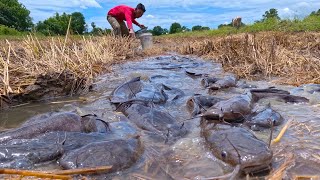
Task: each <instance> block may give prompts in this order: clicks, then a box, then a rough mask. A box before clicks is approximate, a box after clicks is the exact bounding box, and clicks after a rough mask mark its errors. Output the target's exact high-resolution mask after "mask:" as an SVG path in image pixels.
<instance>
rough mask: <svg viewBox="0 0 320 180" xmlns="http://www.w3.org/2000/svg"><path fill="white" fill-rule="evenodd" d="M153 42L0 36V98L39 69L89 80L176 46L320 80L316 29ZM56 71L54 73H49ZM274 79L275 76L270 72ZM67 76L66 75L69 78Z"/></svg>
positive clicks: (243, 69) (256, 71) (280, 74)
mask: <svg viewBox="0 0 320 180" xmlns="http://www.w3.org/2000/svg"><path fill="white" fill-rule="evenodd" d="M154 42H155V46H154V48H152V49H149V50H147V51H144V52H142V51H140V50H138V47H139V41H138V40H136V39H129V38H114V37H111V36H104V37H91V36H86V37H79V36H71V37H48V38H37V37H35V36H32V35H30V36H27V37H25V38H24V39H23V40H1V42H0V44H1V49H0V94H1V95H2V96H1V97H2V99H4V97H8V96H9V97H10V96H12V95H15V94H19V93H24V91H25V89H26V88H27V87H28V86H29V85H32V84H34V83H35V82H36V80H37V78H39V75H45V74H51V76H50V78H52V79H55V78H56V79H58V78H60V80H61V81H63V78H61V77H60V76H61V74H64V73H65V72H68V74H69V76H72V78H73V79H75V80H77V79H79V78H80V79H82V80H84V81H85V85H86V86H88V85H90V84H91V82H92V81H93V80H94V77H96V76H98V75H99V74H101V73H104V72H107V71H110V70H111V66H112V65H113V64H116V63H121V62H125V61H128V60H139V59H142V58H143V57H148V56H153V55H159V54H165V53H166V52H178V53H180V54H188V55H197V56H200V57H203V58H205V59H210V60H214V61H217V62H220V63H222V65H223V67H224V69H225V70H226V71H230V72H233V73H235V74H237V75H238V76H239V77H240V78H246V79H261V78H273V77H277V78H276V80H275V81H276V82H277V83H286V84H292V85H301V84H305V83H320V63H319V59H320V33H291V34H290V33H280V32H260V33H256V34H234V35H229V36H223V37H178V36H177V37H171V36H170V37H166V36H162V37H157V38H154ZM52 74H54V75H52ZM273 79H274V78H273ZM69 80H70V78H69Z"/></svg>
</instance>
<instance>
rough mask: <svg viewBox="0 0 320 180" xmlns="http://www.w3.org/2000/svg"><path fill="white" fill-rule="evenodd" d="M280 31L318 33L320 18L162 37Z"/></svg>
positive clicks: (258, 23)
mask: <svg viewBox="0 0 320 180" xmlns="http://www.w3.org/2000/svg"><path fill="white" fill-rule="evenodd" d="M263 31H280V32H320V16H308V17H306V18H304V19H302V20H299V19H294V20H277V19H268V20H266V21H263V22H256V23H254V24H251V25H246V26H243V27H241V28H239V29H236V28H234V27H230V26H224V27H222V28H219V29H213V30H208V31H190V32H182V33H176V34H168V35H163V37H206V36H224V35H229V34H237V33H250V32H263Z"/></svg>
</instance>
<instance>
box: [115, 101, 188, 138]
mask: <svg viewBox="0 0 320 180" xmlns="http://www.w3.org/2000/svg"><path fill="white" fill-rule="evenodd" d="M121 109H122V110H123V113H124V114H125V115H126V116H127V117H128V119H129V120H130V121H131V122H133V123H134V124H136V126H138V127H139V128H140V129H142V130H146V131H149V132H152V133H155V134H158V135H161V136H166V140H167V139H169V140H175V139H176V138H179V137H182V136H184V135H185V134H187V130H186V128H185V127H184V126H183V124H182V125H181V124H179V123H178V121H177V120H176V119H175V118H174V117H172V116H171V115H170V114H169V113H167V112H163V111H160V110H157V109H155V108H154V107H148V106H145V105H143V104H130V105H129V106H127V107H126V108H121Z"/></svg>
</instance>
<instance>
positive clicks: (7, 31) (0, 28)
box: [0, 25, 21, 36]
mask: <svg viewBox="0 0 320 180" xmlns="http://www.w3.org/2000/svg"><path fill="white" fill-rule="evenodd" d="M0 35H12V36H15V35H21V33H20V32H19V31H17V30H15V29H13V28H9V27H7V26H4V25H0Z"/></svg>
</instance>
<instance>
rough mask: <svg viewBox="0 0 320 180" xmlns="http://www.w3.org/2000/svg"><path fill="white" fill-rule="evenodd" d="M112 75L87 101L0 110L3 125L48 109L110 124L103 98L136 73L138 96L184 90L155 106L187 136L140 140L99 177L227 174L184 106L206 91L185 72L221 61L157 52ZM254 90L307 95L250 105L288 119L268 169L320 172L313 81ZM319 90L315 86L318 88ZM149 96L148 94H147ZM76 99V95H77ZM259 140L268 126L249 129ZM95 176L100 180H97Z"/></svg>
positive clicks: (319, 123) (215, 69)
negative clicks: (300, 100) (131, 153)
mask: <svg viewBox="0 0 320 180" xmlns="http://www.w3.org/2000/svg"><path fill="white" fill-rule="evenodd" d="M113 70H114V71H113V72H115V73H111V74H105V75H103V76H101V77H100V78H99V79H98V81H97V83H95V85H94V92H92V93H90V94H88V95H87V96H86V97H85V98H86V99H87V101H86V102H81V103H80V102H73V103H61V104H48V103H46V104H32V105H27V106H22V107H19V108H15V109H12V110H10V111H7V112H1V113H0V115H1V116H0V118H1V119H0V122H1V124H0V125H1V127H2V128H12V127H16V126H18V125H19V124H21V123H22V122H23V121H24V120H25V119H26V118H28V117H31V116H33V115H35V114H39V113H43V112H48V111H63V110H67V111H76V112H78V113H80V114H86V113H95V114H97V115H98V116H100V117H101V118H103V119H105V120H108V121H109V122H112V121H116V120H117V119H116V116H115V115H114V114H113V111H114V110H115V107H113V106H112V105H111V104H110V102H109V100H108V97H109V96H110V94H111V92H112V90H113V89H114V88H115V87H117V86H118V85H119V84H121V83H123V82H125V81H128V80H130V79H131V78H133V77H137V76H140V77H141V79H142V80H143V82H144V84H145V85H146V87H147V88H146V89H145V90H144V91H143V93H142V94H141V95H142V96H143V95H148V94H149V96H150V94H154V92H155V91H156V90H157V87H158V86H157V85H156V84H161V83H162V84H164V85H166V86H169V87H173V88H178V89H180V90H182V91H183V92H184V94H185V95H184V96H182V97H180V98H178V99H176V100H174V93H170V92H169V93H168V101H167V103H165V104H162V105H157V108H159V109H161V110H163V111H167V112H169V113H170V114H171V115H172V116H173V117H175V118H176V119H177V120H178V121H179V122H180V123H183V122H184V123H185V127H187V128H188V129H189V130H190V132H189V134H188V135H187V136H185V137H183V138H181V139H179V140H177V141H176V142H174V143H173V144H170V145H168V144H165V143H164V142H154V141H153V140H152V139H148V138H146V139H144V144H145V153H144V154H143V156H142V157H141V159H140V160H139V162H138V163H136V165H134V166H133V167H131V168H130V169H128V170H125V171H123V172H117V173H115V174H112V175H102V176H100V178H102V177H106V176H107V177H110V178H113V179H130V178H128V177H131V179H138V178H139V177H140V178H145V179H147V178H146V177H148V178H152V179H184V178H185V179H197V178H198V179H199V178H201V177H212V176H220V175H224V174H226V173H229V172H231V171H232V170H233V167H231V166H229V165H228V164H225V163H224V162H222V161H220V160H218V159H216V158H215V157H214V156H213V155H212V153H211V152H210V151H209V150H208V149H207V148H206V146H205V145H204V140H203V138H202V137H200V135H199V134H200V128H199V127H198V125H199V119H192V120H188V121H186V119H189V118H190V114H189V113H188V112H187V109H186V101H187V99H188V98H190V97H191V96H192V95H194V94H203V95H206V94H208V91H207V90H206V89H204V88H203V87H202V86H201V84H200V80H201V78H200V77H191V76H189V75H187V74H186V73H185V70H188V71H192V72H196V73H203V74H210V75H214V76H218V77H223V76H224V75H226V73H224V72H223V70H222V67H221V64H216V63H212V62H208V61H203V60H201V59H198V58H193V57H182V56H175V55H172V56H162V57H157V58H150V59H147V60H145V61H141V62H129V63H126V64H123V65H119V66H114V67H113ZM247 83H248V84H252V85H256V86H257V87H259V88H267V87H271V86H276V87H277V88H280V89H284V90H288V91H290V92H291V93H292V94H294V95H299V96H304V97H306V98H309V99H310V103H308V104H289V103H284V102H280V101H278V100H275V99H265V100H262V101H260V102H258V103H257V104H255V107H254V108H255V109H261V108H263V107H265V106H266V105H267V104H268V103H270V104H271V106H272V108H273V109H275V110H277V111H278V112H280V113H281V115H282V116H283V117H284V118H285V120H286V121H288V120H292V125H291V126H290V128H289V129H288V131H287V132H286V133H285V135H284V137H283V138H282V139H281V141H280V142H279V143H277V144H275V145H273V146H272V150H273V152H274V158H273V163H272V168H273V170H274V171H276V170H277V169H279V168H280V166H281V165H283V163H284V162H285V161H286V162H288V163H287V165H286V166H287V168H286V170H285V172H284V177H285V178H286V179H291V178H293V177H294V176H298V175H304V176H312V175H318V176H320V138H319V136H320V109H319V108H320V104H319V103H320V92H319V91H318V89H320V88H318V87H314V86H312V85H308V86H302V87H299V88H295V87H290V86H279V85H275V84H273V83H271V82H264V81H263V82H262V81H256V82H247ZM317 88H318V89H317ZM245 91H246V89H241V88H229V89H227V90H220V91H217V92H215V93H214V94H212V95H215V96H219V97H222V98H230V97H233V96H235V95H239V94H241V93H244V92H245ZM151 96H152V95H151ZM76 99H77V98H76ZM282 126H283V125H281V126H279V127H275V130H274V133H273V134H274V135H277V134H278V133H279V131H280V129H281V128H282ZM254 133H255V134H256V135H257V136H258V137H259V138H260V139H262V140H264V141H265V142H268V138H269V134H270V130H264V131H262V132H254ZM42 168H44V169H50V168H58V166H57V165H52V164H51V165H48V167H42ZM100 178H99V179H100Z"/></svg>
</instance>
